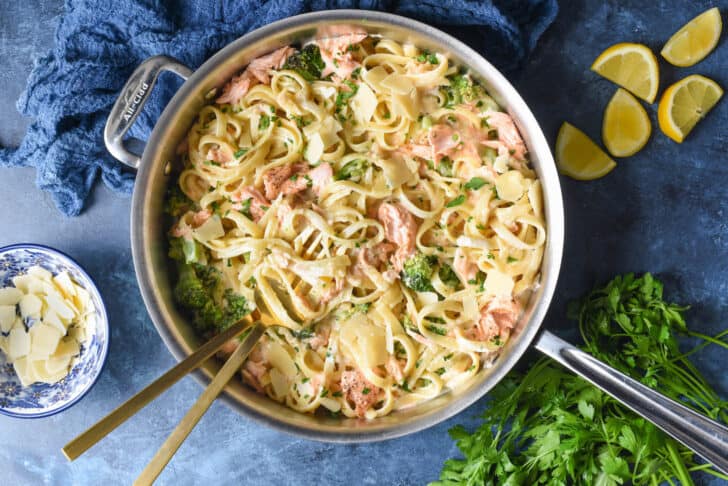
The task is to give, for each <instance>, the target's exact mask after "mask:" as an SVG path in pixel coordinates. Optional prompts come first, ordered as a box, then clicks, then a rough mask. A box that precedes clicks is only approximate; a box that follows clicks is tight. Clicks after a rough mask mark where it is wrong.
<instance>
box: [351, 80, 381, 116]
mask: <svg viewBox="0 0 728 486" xmlns="http://www.w3.org/2000/svg"><path fill="white" fill-rule="evenodd" d="M377 103H378V102H377V96H376V95H375V94H374V92H373V91H372V90H371V88H370V87H369V86H367V85H366V84H364V83H362V84H360V85H359V89H358V90H357V91H356V94H355V95H354V96H353V97H352V98H351V101H350V103H349V104H350V106H351V107H352V109H353V110H354V117H355V118H356V120H357V121H359V122H362V123H366V122H368V121H369V120H371V119H372V116H374V112H375V111H376V109H377Z"/></svg>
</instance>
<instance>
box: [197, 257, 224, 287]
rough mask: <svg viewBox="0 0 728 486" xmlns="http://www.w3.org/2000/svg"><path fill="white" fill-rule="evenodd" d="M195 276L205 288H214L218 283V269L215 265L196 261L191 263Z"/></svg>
mask: <svg viewBox="0 0 728 486" xmlns="http://www.w3.org/2000/svg"><path fill="white" fill-rule="evenodd" d="M193 268H194V269H195V274H196V275H197V278H199V279H200V281H202V285H203V286H204V287H205V288H207V289H214V288H215V287H217V284H219V283H220V271H219V270H218V269H217V268H215V267H210V266H207V265H200V264H199V263H196V264H194V265H193Z"/></svg>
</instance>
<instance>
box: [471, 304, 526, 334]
mask: <svg viewBox="0 0 728 486" xmlns="http://www.w3.org/2000/svg"><path fill="white" fill-rule="evenodd" d="M520 314H521V306H520V305H519V304H518V303H517V302H516V301H515V300H514V299H512V298H509V299H506V298H497V299H493V300H491V301H490V302H488V303H487V304H486V305H485V306H484V307H483V308H482V309H481V310H480V319H479V320H478V322H477V323H476V325H475V326H474V327H473V329H472V330H471V333H470V336H469V337H471V338H472V339H475V340H477V341H491V340H493V339H494V338H495V337H496V336H497V337H498V338H499V339H500V341H501V342H505V341H506V339H508V336H509V335H510V333H511V329H513V326H515V325H516V322H517V321H518V316H519V315H520Z"/></svg>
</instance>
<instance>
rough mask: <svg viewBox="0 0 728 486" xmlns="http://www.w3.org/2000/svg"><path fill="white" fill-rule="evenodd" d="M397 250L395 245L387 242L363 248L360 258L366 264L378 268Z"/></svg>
mask: <svg viewBox="0 0 728 486" xmlns="http://www.w3.org/2000/svg"><path fill="white" fill-rule="evenodd" d="M395 250H397V245H395V244H394V243H390V242H388V241H382V242H381V243H377V244H376V245H374V246H373V247H371V248H364V249H363V250H362V251H361V256H362V258H363V259H364V261H365V262H366V263H368V264H369V265H372V266H373V267H377V268H379V266H380V265H381V264H382V263H387V261H389V256H390V255H391V254H392V253H393V252H394V251H395Z"/></svg>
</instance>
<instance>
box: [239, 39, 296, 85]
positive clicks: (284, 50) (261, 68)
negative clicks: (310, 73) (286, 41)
mask: <svg viewBox="0 0 728 486" xmlns="http://www.w3.org/2000/svg"><path fill="white" fill-rule="evenodd" d="M294 52H296V50H295V49H294V48H292V47H291V46H285V47H281V48H280V49H277V50H275V51H273V52H271V53H270V54H267V55H265V56H261V57H258V58H256V59H253V60H252V61H250V64H248V67H247V68H246V71H250V74H252V75H253V77H254V78H255V79H257V80H258V81H260V82H261V83H262V84H269V83H270V76H269V75H268V72H269V71H270V70H271V69H280V68H282V67H283V65H284V64H285V63H286V60H287V59H288V58H289V57H291V55H292V54H293V53H294Z"/></svg>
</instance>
